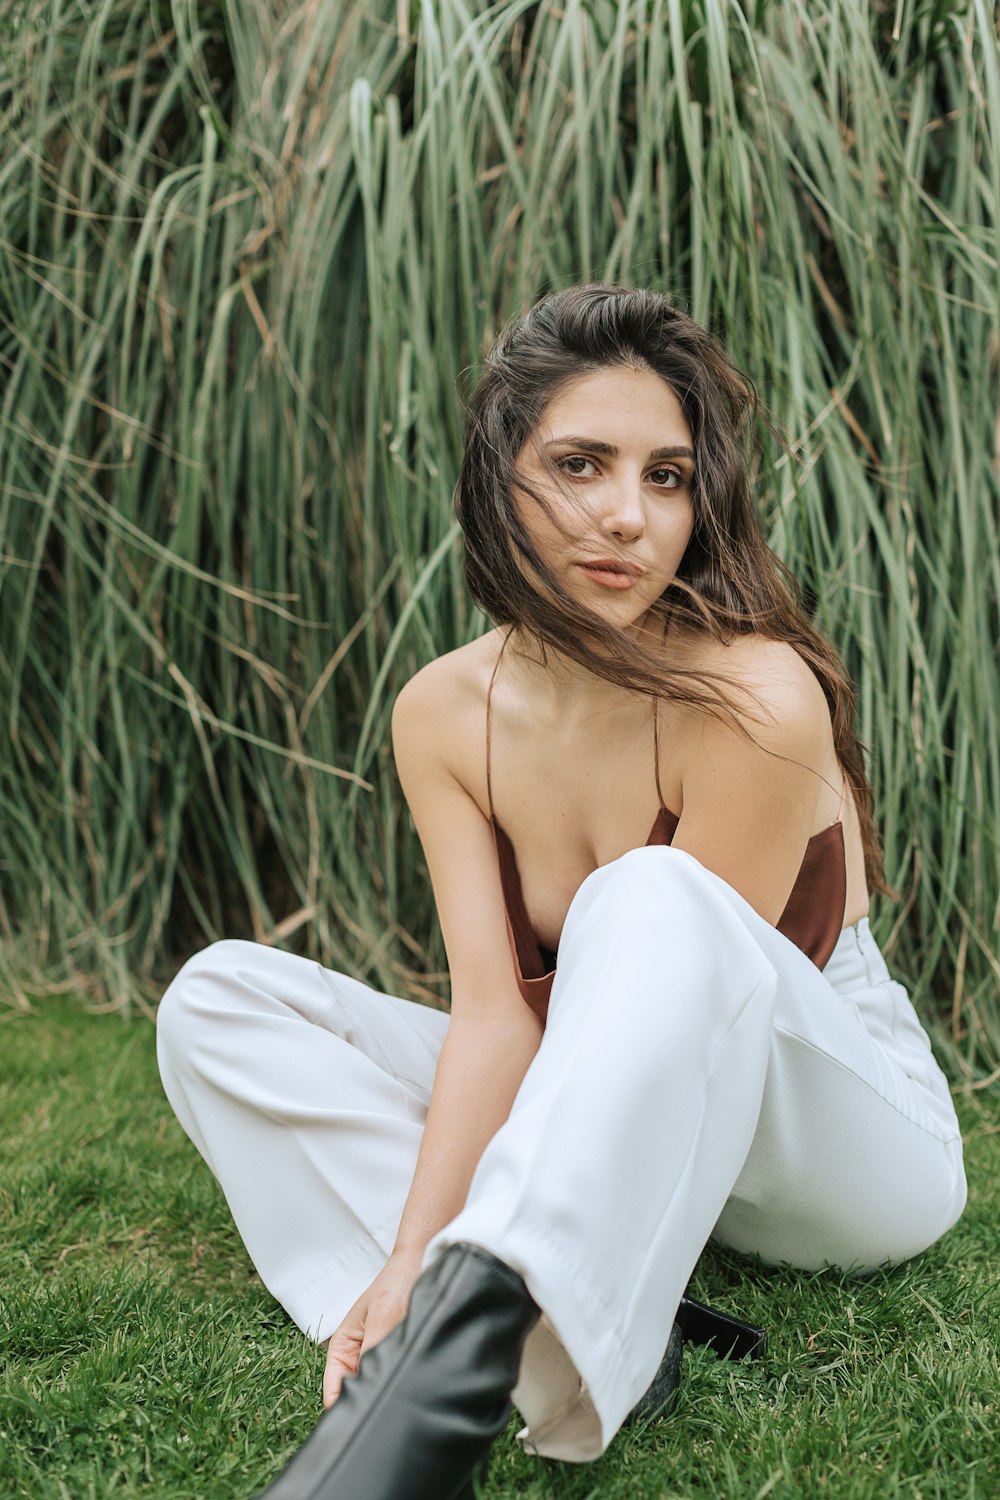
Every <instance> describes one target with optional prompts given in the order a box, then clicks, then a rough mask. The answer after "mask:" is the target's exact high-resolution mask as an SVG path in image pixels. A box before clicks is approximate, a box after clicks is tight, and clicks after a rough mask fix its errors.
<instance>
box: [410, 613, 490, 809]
mask: <svg viewBox="0 0 1000 1500" xmlns="http://www.w3.org/2000/svg"><path fill="white" fill-rule="evenodd" d="M499 646H500V636H499V633H498V632H497V631H495V630H490V631H487V632H486V633H485V634H484V635H482V636H479V637H478V638H477V639H476V640H474V641H469V642H467V643H466V645H464V646H458V647H456V648H455V650H453V651H447V652H445V653H444V655H443V656H438V657H435V659H434V660H433V661H430V662H428V663H427V665H426V666H424V667H421V669H420V671H419V672H416V673H414V675H413V676H412V677H411V678H410V679H409V681H408V682H407V683H406V684H405V685H404V686H403V687H402V688H401V689H400V691H399V693H398V694H397V696H396V701H395V704H394V706H393V711H392V741H393V749H394V752H395V755H396V761H397V766H398V768H399V772H400V776H401V777H405V775H406V769H407V768H408V767H409V766H412V765H415V764H416V763H417V762H420V763H422V764H423V765H424V767H425V768H426V769H427V770H428V772H430V773H433V769H434V768H436V769H437V771H438V772H439V773H441V772H443V773H447V774H450V775H451V776H453V777H454V778H455V779H456V780H457V781H459V782H460V783H461V784H462V785H467V784H468V782H469V780H470V776H469V770H468V768H469V761H470V755H471V754H472V753H473V751H478V749H479V747H480V746H481V743H482V740H483V732H484V731H483V724H482V717H483V712H484V702H485V696H486V685H487V683H488V681H489V674H490V672H491V671H492V669H493V665H494V663H495V661H496V657H497V652H498V651H499ZM472 779H473V780H474V779H475V778H472Z"/></svg>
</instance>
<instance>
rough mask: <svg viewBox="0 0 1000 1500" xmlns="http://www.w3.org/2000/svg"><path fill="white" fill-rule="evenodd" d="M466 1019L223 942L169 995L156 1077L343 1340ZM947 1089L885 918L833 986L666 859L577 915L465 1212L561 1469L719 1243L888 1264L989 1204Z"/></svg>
mask: <svg viewBox="0 0 1000 1500" xmlns="http://www.w3.org/2000/svg"><path fill="white" fill-rule="evenodd" d="M447 1025H448V1018H447V1016H446V1015H445V1014H443V1013H441V1012H438V1011H434V1010H431V1009H428V1008H427V1007H424V1006H421V1005H418V1004H415V1003H413V1002H411V1001H406V1000H400V999H397V998H396V997H394V996H392V995H384V994H380V993H379V992H377V991H375V990H372V989H370V988H369V987H368V986H367V985H364V984H361V983H360V982H359V981H357V980H355V979H351V978H349V977H348V976H346V975H344V974H339V973H335V972H333V971H331V970H328V969H325V968H323V967H322V966H321V965H320V964H317V963H314V962H311V961H309V960H307V959H303V958H299V957H297V956H295V955H293V954H289V953H283V952H280V951H279V950H277V949H274V948H269V947H265V946H263V945H261V944H256V943H250V942H240V941H229V942H219V943H214V944H212V945H211V946H210V947H209V948H207V949H205V950H204V951H203V952H201V953H198V954H197V955H195V957H193V958H192V959H190V960H189V961H188V962H187V963H186V964H185V965H184V967H183V969H182V970H181V971H180V973H179V974H178V976H177V978H176V979H175V980H174V981H173V983H172V984H171V985H170V987H169V989H168V990H167V993H166V995H165V996H164V999H163V1002H162V1005H161V1009H160V1015H159V1026H158V1050H159V1056H160V1069H161V1075H162V1078H163V1083H164V1087H165V1089H166V1093H167V1096H168V1098H169V1100H170V1102H171V1104H172V1106H173V1108H174V1110H175V1111H176V1113H177V1115H178V1117H179V1119H180V1121H181V1124H182V1125H183V1126H184V1128H185V1130H186V1131H187V1132H188V1134H189V1135H190V1137H191V1139H192V1140H193V1141H194V1143H195V1145H196V1146H197V1148H198V1150H199V1151H200V1152H201V1154H202V1155H203V1156H204V1158H205V1160H206V1161H207V1163H208V1165H209V1166H210V1167H211V1169H212V1171H213V1172H214V1173H215V1175H216V1177H217V1178H218V1180H219V1182H220V1183H221V1185H222V1188H223V1190H224V1192H225V1194H226V1198H227V1200H228V1202H229V1206H230V1208H231V1210H232V1213H233V1216H234V1218H235V1221H236V1224H237V1227H238V1228H239V1231H240V1233H241V1235H242V1237H243V1239H244V1242H245V1243H246V1246H247V1249H248V1251H249V1253H250V1256H251V1259H252V1260H253V1262H254V1265H255V1266H256V1267H257V1270H258V1272H259V1273H260V1276H261V1279H262V1280H263V1282H264V1284H265V1285H266V1286H267V1287H268V1288H269V1289H270V1291H271V1292H272V1293H273V1294H274V1296H275V1297H276V1298H277V1299H278V1300H279V1302H281V1303H282V1304H283V1306H284V1307H285V1308H286V1309H287V1310H288V1312H289V1314H290V1315H291V1317H292V1318H293V1319H294V1320H295V1322H296V1323H297V1324H298V1325H299V1327H300V1328H301V1329H302V1330H303V1331H304V1332H307V1333H308V1334H309V1335H311V1337H313V1338H314V1339H316V1340H317V1341H322V1340H323V1339H325V1338H328V1337H329V1335H330V1334H331V1333H332V1332H333V1330H334V1329H335V1328H336V1327H337V1325H338V1324H339V1322H340V1321H341V1319H342V1318H343V1316H344V1315H345V1313H346V1312H347V1310H348V1309H349V1308H350V1306H351V1304H352V1303H353V1302H354V1301H355V1300H356V1298H357V1297H358V1296H360V1294H361V1293H362V1291H364V1289H365V1288H366V1287H367V1286H368V1284H369V1283H370V1282H371V1281H372V1280H373V1278H374V1277H375V1275H376V1274H377V1272H378V1271H379V1270H380V1268H381V1267H382V1265H383V1264H384V1263H385V1260H386V1257H387V1256H388V1254H389V1252H390V1251H391V1249H392V1246H393V1242H394V1239H395V1234H396V1229H397V1225H398V1223H399V1219H400V1214H401V1212H402V1208H403V1203H404V1200H405V1198H406V1195H407V1192H408V1190H409V1186H410V1181H411V1178H412V1175H413V1169H414V1165H415V1162H416V1156H417V1150H418V1147H419V1145H420V1138H421V1132H422V1129H423V1122H424V1118H425V1114H426V1107H427V1102H428V1098H429V1096H430V1091H431V1086H432V1084H433V1080H434V1070H435V1066H436V1062H437V1056H438V1052H439V1050H440V1046H441V1042H442V1040H443V1038H444V1034H445V1031H446V1029H447ZM965 1195H966V1187H965V1175H964V1171H963V1165H962V1143H961V1136H960V1134H959V1129H958V1124H957V1121H956V1118H955V1112H954V1108H953V1106H952V1101H951V1096H950V1093H949V1090H948V1085H947V1083H946V1081H945V1079H944V1077H943V1075H942V1073H941V1071H940V1069H939V1068H938V1066H937V1064H936V1062H935V1061H934V1058H933V1056H932V1054H931V1050H930V1046H929V1043H928V1040H927V1037H926V1034H925V1033H924V1031H923V1029H922V1028H921V1026H920V1023H919V1021H918V1019H917V1016H916V1014H915V1012H914V1010H913V1007H912V1005H911V1003H910V1001H909V998H908V997H907V994H906V992H905V990H904V989H903V988H902V986H901V985H899V984H898V983H896V982H895V981H894V980H893V979H891V978H890V976H889V973H888V970H887V969H886V966H885V962H884V960H883V958H882V955H881V952H880V951H879V948H878V946H877V944H876V943H875V940H874V938H873V937H872V935H871V932H870V930H869V927H868V922H867V919H862V921H860V922H858V923H856V924H855V925H854V926H852V927H848V928H846V929H845V930H844V932H843V933H842V934H841V937H840V939H839V941H838V943H837V947H836V949H835V951H834V953H833V956H832V957H831V959H830V961H829V963H828V964H827V966H826V968H825V969H824V970H823V971H822V973H821V972H820V971H819V970H818V969H817V968H816V967H815V965H814V964H813V963H811V962H810V960H809V959H807V958H806V957H805V956H804V955H803V954H802V953H801V952H800V951H799V950H798V949H797V948H796V947H795V946H794V945H793V944H792V943H791V942H789V941H788V939H787V938H785V937H783V936H782V935H781V934H780V933H779V932H777V931H776V930H775V929H774V928H773V927H771V926H770V925H769V924H768V923H767V922H765V921H764V920H763V919H762V918H761V917H759V916H758V915H757V914H756V912H755V911H754V910H753V909H752V907H750V906H749V905H748V903H747V902H746V901H744V900H743V898H742V897H741V896H739V895H738V894H737V892H736V891H734V890H733V889H732V887H730V886H729V885H727V884H726V883H725V881H723V880H721V879H720V878H719V877H718V876H716V875H714V874H712V873H711V872H710V871H708V870H706V869H705V868H704V867H703V866H702V865H701V864H699V862H698V861H697V860H696V859H694V858H693V857H692V856H691V855H689V854H686V853H683V852H682V851H680V850H674V849H671V848H669V847H664V846H651V847H644V848H641V849H635V850H632V851H631V852H630V853H628V854H625V855H623V856H622V858H620V859H617V860H615V861H613V862H612V863H611V864H609V865H604V866H602V867H601V868H600V869H598V870H595V871H594V872H593V874H591V875H590V876H588V878H587V879H586V880H585V881H584V882H583V884H582V885H581V887H580V889H579V891H578V892H577V894H576V896H575V898H574V900H573V903H572V906H571V907H570V911H569V915H568V917H567V920H566V923H565V926H564V929H563V934H562V938H561V941H560V944H559V967H558V971H557V975H556V979H555V983H554V985H553V989H552V998H551V1003H550V1009H549V1020H548V1025H547V1028H546V1031H545V1034H544V1037H543V1040H542V1043H541V1046H540V1048H539V1050H538V1053H537V1056H536V1057H535V1059H534V1060H533V1062H532V1064H531V1066H530V1068H529V1069H528V1072H527V1074H526V1076H525V1078H524V1082H523V1084H522V1086H521V1088H520V1090H519V1092H518V1094H517V1097H516V1099H515V1101H514V1106H513V1108H512V1110H511V1113H510V1117H509V1119H508V1120H507V1122H506V1123H505V1124H504V1125H503V1126H502V1128H501V1129H500V1130H499V1131H498V1132H497V1134H496V1135H495V1136H494V1138H493V1140H492V1141H491V1142H490V1144H489V1145H488V1146H487V1148H486V1151H485V1152H484V1154H483V1156H482V1158H481V1161H480V1163H479V1166H478V1168H477V1170H476V1173H475V1176H474V1178H473V1181H472V1185H471V1188H470V1191H469V1195H468V1198H467V1201H466V1204H465V1207H464V1208H463V1209H462V1211H461V1212H460V1213H459V1214H458V1216H457V1217H456V1218H455V1219H454V1220H453V1221H452V1222H451V1223H450V1224H449V1225H447V1227H446V1228H445V1229H444V1230H443V1231H442V1232H441V1233H440V1234H438V1235H437V1236H436V1237H435V1238H434V1239H433V1240H432V1242H431V1244H430V1245H429V1246H428V1250H427V1254H426V1257H425V1264H430V1263H431V1261H433V1259H434V1258H435V1257H436V1256H437V1255H439V1254H440V1253H441V1252H442V1251H443V1250H444V1248H445V1247H446V1246H447V1245H450V1244H452V1243H454V1242H456V1241H462V1240H464V1241H470V1242H472V1243H475V1244H478V1245H482V1246H484V1247H485V1248H487V1249H488V1250H491V1251H492V1252H493V1253H494V1254H495V1255H497V1256H499V1257H500V1259H502V1260H504V1261H506V1262H507V1263H508V1264H509V1265H511V1266H513V1267H514V1268H515V1269H516V1270H517V1271H519V1272H520V1273H521V1275H522V1276H523V1277H524V1279H525V1281H526V1282H527V1285H528V1288H529V1290H530V1292H531V1294H532V1296H533V1297H534V1298H535V1300H536V1302H537V1303H538V1304H539V1306H540V1307H541V1308H542V1310H543V1314H544V1317H543V1318H542V1320H541V1321H540V1323H539V1324H538V1325H537V1326H536V1328H535V1329H534V1330H533V1332H532V1333H531V1335H530V1336H529V1338H528V1342H527V1344H526V1346H525V1354H524V1360H523V1363H522V1367H521V1377H520V1381H519V1383H518V1386H517V1389H516V1390H515V1392H514V1400H515V1402H516V1404H517V1406H518V1408H519V1409H520V1411H521V1412H522V1413H523V1415H524V1417H525V1420H526V1422H527V1427H526V1428H525V1429H524V1431H523V1432H522V1433H521V1437H522V1439H523V1440H524V1441H525V1442H526V1443H527V1444H528V1445H530V1446H531V1447H532V1448H534V1449H535V1450H536V1451H537V1452H539V1453H542V1454H544V1455H546V1456H550V1457H555V1458H564V1459H571V1460H581V1459H590V1458H594V1457H597V1456H598V1455H599V1454H600V1453H601V1452H603V1450H604V1448H605V1447H606V1446H607V1444H608V1443H609V1442H610V1440H611V1438H612V1437H613V1436H614V1434H615V1432H616V1431H617V1429H618V1428H619V1426H620V1425H621V1423H622V1421H623V1420H624V1418H625V1416H626V1415H627V1414H628V1412H629V1410H630V1409H631V1407H632V1406H633V1405H634V1403H635V1402H636V1401H637V1400H638V1398H639V1396H640V1395H641V1394H642V1393H643V1391H644V1390H645V1389H646V1387H647V1386H648V1384H649V1382H650V1380H651V1379H652V1377H653V1375H654V1373H655V1371H656V1369H657V1366H658V1364H659V1361H660V1358H661V1356H662V1354H663V1350H664V1347H665V1345H666V1342H667V1338H668V1335H669V1332H670V1327H671V1324H672V1321H673V1317H674V1313H675V1311H676V1308H677V1305H678V1302H679V1300H680V1297H681V1295H682V1294H683V1291H684V1288H685V1286H686V1284H687V1281H688V1278H689V1277H690V1275H691V1272H692V1270H693V1268H694V1265H695V1262H696V1261H697V1258H698V1256H699V1254H700V1252H701V1250H702V1248H703V1246H704V1244H705V1242H706V1241H707V1240H708V1239H709V1237H710V1236H714V1237H715V1238H716V1239H717V1240H719V1241H721V1242H723V1243H724V1244H727V1245H730V1246H732V1247H734V1248H736V1249H737V1250H743V1251H754V1252H757V1253H758V1254H760V1255H761V1256H762V1257H763V1258H764V1259H765V1260H766V1261H769V1262H772V1263H778V1262H787V1263H790V1264H791V1265H793V1266H799V1267H804V1268H806V1269H815V1268H818V1267H823V1266H827V1265H833V1266H839V1267H842V1268H844V1269H847V1270H854V1271H857V1272H863V1271H865V1270H871V1269H873V1268H874V1267H876V1266H879V1265H882V1264H884V1263H886V1262H887V1261H897V1260H903V1259H905V1258H907V1257H908V1256H912V1255H914V1254H916V1253H917V1252H919V1251H920V1250H923V1249H924V1248H925V1247H926V1246H928V1245H929V1244H931V1243H932V1242H933V1241H934V1240H935V1239H937V1238H938V1236H940V1235H941V1234H943V1233H944V1231H945V1230H947V1229H948V1228H949V1227H950V1226H951V1225H952V1224H953V1223H954V1222H955V1220H956V1219H957V1218H958V1216H959V1214H960V1213H961V1211H962V1208H963V1206H964V1204H965Z"/></svg>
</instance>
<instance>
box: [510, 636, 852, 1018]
mask: <svg viewBox="0 0 1000 1500" xmlns="http://www.w3.org/2000/svg"><path fill="white" fill-rule="evenodd" d="M509 640H510V632H509V631H508V633H507V636H506V637H505V639H504V643H503V646H501V647H500V650H499V652H498V654H497V659H496V664H495V666H494V668H493V672H492V675H491V676H490V685H489V688H488V690H487V693H486V793H487V797H488V798H489V805H490V827H491V828H492V829H493V841H494V844H495V846H496V851H497V861H498V864H499V867H500V884H501V887H502V889H503V897H504V912H505V916H506V921H507V937H508V939H509V942H510V951H511V956H512V958H513V960H514V975H515V977H516V979H517V987H518V989H519V990H520V991H521V994H522V996H523V997H524V1000H525V1002H526V1003H527V1004H528V1005H529V1006H530V1007H531V1009H532V1010H533V1011H535V1013H536V1014H537V1015H538V1016H539V1017H540V1018H541V1019H542V1021H544V1020H545V1015H546V1012H547V1010H548V1004H549V995H550V993H551V990H552V981H553V980H554V979H555V974H556V955H555V954H554V953H553V952H552V951H551V949H548V948H543V947H542V946H541V944H540V943H539V941H538V938H537V936H536V934H535V932H534V930H533V929H532V926H531V921H530V918H529V917H528V913H527V911H526V910H525V906H524V896H523V893H522V890H521V877H520V874H519V873H518V868H517V856H516V855H515V853H514V846H513V844H512V843H511V841H510V839H509V838H508V836H507V834H506V833H505V832H504V830H503V828H501V826H500V824H499V823H498V822H497V818H496V814H495V813H494V811H493V782H492V776H491V767H490V739H491V700H492V696H493V683H494V680H495V678H496V675H497V667H499V665H500V657H501V656H503V653H504V649H505V647H506V645H507V641H509ZM659 749H660V746H659V733H658V725H657V713H656V702H655V701H654V703H653V769H654V774H655V778H656V793H657V797H658V798H659V803H660V810H659V812H658V813H657V814H656V818H655V820H654V822H653V826H652V828H651V829H650V831H649V836H648V838H647V839H646V846H647V847H648V846H649V845H650V844H669V843H671V841H672V840H673V837H674V834H675V833H676V831H677V824H678V823H679V821H680V819H679V818H678V816H677V814H676V813H673V812H671V811H670V809H669V807H665V806H664V804H663V793H662V791H661V789H660V755H659ZM842 810H843V801H841V811H842ZM846 906H847V856H846V851H845V847H844V828H843V824H842V823H841V821H840V814H839V813H838V816H837V821H836V822H835V823H831V824H830V826H829V827H828V828H824V829H822V830H821V831H820V832H819V833H814V834H813V836H812V838H811V839H810V840H809V842H808V844H807V845H806V852H805V854H804V856H803V859H802V864H801V865H800V866H799V873H798V875H796V877H795V884H794V885H793V886H792V891H791V895H790V896H789V898H788V901H787V904H786V906H785V909H784V911H783V912H782V914H781V917H780V918H779V920H778V922H777V924H776V925H777V928H778V931H779V932H781V933H784V935H785V937H787V938H788V939H789V940H790V941H791V942H793V943H794V944H795V946H796V947H797V948H801V950H802V952H803V953H804V954H805V955H806V957H807V958H811V959H812V961H813V963H814V964H815V965H816V967H817V968H819V969H822V968H823V966H824V965H825V964H826V962H827V960H828V959H829V958H830V955H831V954H832V952H833V950H834V947H835V946H836V943H837V939H838V938H839V936H840V933H841V929H842V928H843V925H844V912H845V909H846Z"/></svg>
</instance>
